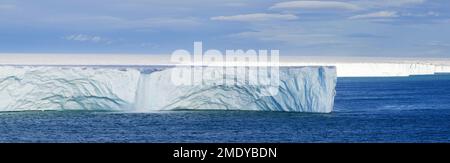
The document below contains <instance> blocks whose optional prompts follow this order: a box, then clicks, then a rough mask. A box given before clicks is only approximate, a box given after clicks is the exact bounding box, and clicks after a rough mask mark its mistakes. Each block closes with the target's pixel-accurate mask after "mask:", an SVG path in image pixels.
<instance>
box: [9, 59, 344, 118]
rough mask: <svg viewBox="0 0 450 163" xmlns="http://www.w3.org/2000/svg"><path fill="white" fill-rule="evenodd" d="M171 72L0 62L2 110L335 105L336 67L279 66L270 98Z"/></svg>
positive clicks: (325, 108)
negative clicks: (176, 78) (184, 81)
mask: <svg viewBox="0 0 450 163" xmlns="http://www.w3.org/2000/svg"><path fill="white" fill-rule="evenodd" d="M172 70H173V68H167V67H165V68H161V69H158V70H155V71H150V72H143V71H139V70H137V69H134V68H126V69H118V68H93V67H85V68H83V67H44V66H40V67H31V66H24V67H17V66H0V111H23V110H70V109H76V110H95V109H98V110H117V111H140V112H146V111H156V110H175V109H208V110H214V109H220V110H262V111H292V112H319V113H328V112H331V111H332V109H333V103H334V95H335V85H336V69H335V68H334V67H283V68H280V69H279V85H276V86H271V87H270V88H275V89H276V90H277V93H276V94H273V95H272V96H267V86H260V85H251V84H246V83H239V82H238V83H235V84H232V85H230V84H220V82H218V81H215V79H210V80H204V81H203V82H209V83H216V84H206V85H201V84H200V85H187V86H180V85H175V84H174V83H172V82H171V74H172ZM213 71H214V70H213V69H209V70H205V71H203V73H204V74H208V73H211V72H213ZM224 75H225V76H229V75H230V74H228V73H224ZM239 75H243V74H242V72H239V73H238V76H239ZM227 79H230V78H227ZM217 83H219V84H217Z"/></svg>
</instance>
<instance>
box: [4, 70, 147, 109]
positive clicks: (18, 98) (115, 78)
mask: <svg viewBox="0 0 450 163" xmlns="http://www.w3.org/2000/svg"><path fill="white" fill-rule="evenodd" d="M139 76H140V72H139V71H137V70H134V69H129V70H118V69H106V68H98V69H97V68H82V67H29V66H26V67H13V66H1V67H0V111H22V110H70V109H76V110H81V109H83V110H93V109H101V110H126V109H131V108H130V107H131V105H130V104H131V103H132V102H133V101H134V98H135V92H136V86H137V82H138V79H139Z"/></svg>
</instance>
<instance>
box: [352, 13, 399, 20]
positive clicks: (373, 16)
mask: <svg viewBox="0 0 450 163" xmlns="http://www.w3.org/2000/svg"><path fill="white" fill-rule="evenodd" d="M398 16H399V15H398V14H397V12H395V11H379V12H373V13H368V14H362V15H355V16H352V17H349V19H383V18H395V17H398Z"/></svg>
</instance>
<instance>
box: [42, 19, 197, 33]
mask: <svg viewBox="0 0 450 163" xmlns="http://www.w3.org/2000/svg"><path fill="white" fill-rule="evenodd" d="M37 21H38V23H44V24H50V25H63V26H66V27H69V28H88V29H91V30H92V29H130V28H134V29H139V28H164V29H187V28H188V27H196V26H198V25H200V24H201V22H200V20H199V19H197V18H194V17H183V18H172V17H155V18H144V19H127V18H121V17H114V16H77V15H75V16H74V15H70V16H52V17H47V18H45V19H42V20H37ZM86 24H89V26H86Z"/></svg>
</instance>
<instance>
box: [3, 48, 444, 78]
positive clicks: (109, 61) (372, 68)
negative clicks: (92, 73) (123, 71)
mask: <svg viewBox="0 0 450 163" xmlns="http://www.w3.org/2000/svg"><path fill="white" fill-rule="evenodd" d="M170 57H171V55H170V54H165V55H163V54H159V55H150V54H0V65H125V66H126V65H173V64H175V63H173V62H171V61H170ZM279 61H280V62H279V65H280V66H282V67H289V66H335V67H337V75H338V77H390V76H410V75H429V74H435V73H450V59H449V58H394V57H391V58H388V57H345V56H342V57H336V56H334V57H327V56H320V57H318V56H284V55H281V56H280V59H279Z"/></svg>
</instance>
